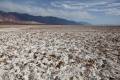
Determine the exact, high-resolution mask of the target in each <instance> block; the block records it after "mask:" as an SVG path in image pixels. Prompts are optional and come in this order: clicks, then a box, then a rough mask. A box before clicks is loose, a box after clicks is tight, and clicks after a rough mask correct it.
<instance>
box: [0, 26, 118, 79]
mask: <svg viewBox="0 0 120 80" xmlns="http://www.w3.org/2000/svg"><path fill="white" fill-rule="evenodd" d="M0 80H120V27H100V26H99V27H96V26H91V27H90V26H75V25H66V26H65V25H0Z"/></svg>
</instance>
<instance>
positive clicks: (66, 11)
mask: <svg viewBox="0 0 120 80" xmlns="http://www.w3.org/2000/svg"><path fill="white" fill-rule="evenodd" d="M0 10H3V11H6V12H19V13H28V14H31V15H35V16H54V17H60V18H65V19H68V20H74V21H86V22H89V23H92V24H113V25H120V0H0Z"/></svg>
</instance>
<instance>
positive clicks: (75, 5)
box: [51, 0, 120, 16]
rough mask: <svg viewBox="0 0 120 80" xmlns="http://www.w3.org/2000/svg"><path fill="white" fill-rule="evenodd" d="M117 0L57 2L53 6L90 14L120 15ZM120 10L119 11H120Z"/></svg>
mask: <svg viewBox="0 0 120 80" xmlns="http://www.w3.org/2000/svg"><path fill="white" fill-rule="evenodd" d="M114 1H115V0H106V1H97V0H94V1H93V2H86V1H84V2H81V1H55V2H52V3H51V5H52V6H54V7H59V8H63V9H70V10H80V11H86V12H88V13H89V14H90V12H93V13H94V12H98V13H99V12H101V13H103V14H107V15H108V14H109V15H116V16H119V15H120V3H115V2H114ZM118 8H119V9H118Z"/></svg>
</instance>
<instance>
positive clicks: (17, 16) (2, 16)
mask: <svg viewBox="0 0 120 80" xmlns="http://www.w3.org/2000/svg"><path fill="white" fill-rule="evenodd" d="M0 23H18V24H48V25H49V24H50V25H52V24H53V25H87V24H89V23H87V22H75V21H72V20H67V19H63V18H58V17H53V16H33V15H30V14H25V13H17V12H4V11H0Z"/></svg>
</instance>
